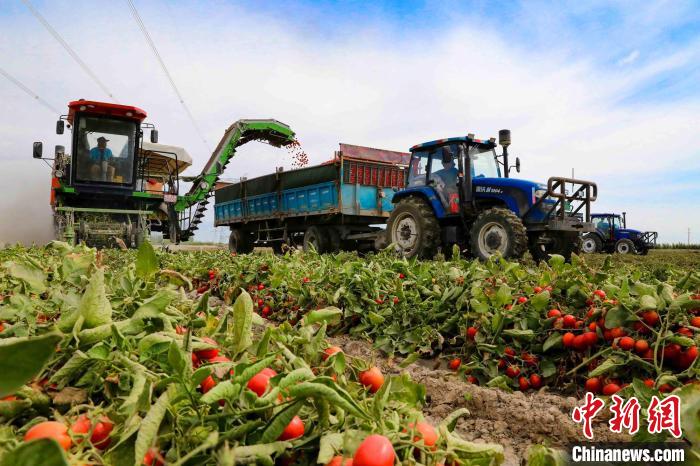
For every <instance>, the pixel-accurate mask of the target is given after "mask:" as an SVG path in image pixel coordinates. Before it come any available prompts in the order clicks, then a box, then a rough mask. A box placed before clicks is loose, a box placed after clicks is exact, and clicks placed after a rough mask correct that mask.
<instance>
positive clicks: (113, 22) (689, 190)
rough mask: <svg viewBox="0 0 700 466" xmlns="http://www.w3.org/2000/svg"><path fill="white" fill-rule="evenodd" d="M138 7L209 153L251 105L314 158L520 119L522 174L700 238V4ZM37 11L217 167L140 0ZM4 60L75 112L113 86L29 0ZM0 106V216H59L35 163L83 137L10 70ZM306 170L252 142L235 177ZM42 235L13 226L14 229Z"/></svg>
mask: <svg viewBox="0 0 700 466" xmlns="http://www.w3.org/2000/svg"><path fill="white" fill-rule="evenodd" d="M134 2H135V4H136V6H137V8H138V9H139V11H140V13H141V16H142V18H143V20H144V22H145V24H146V26H147V27H148V30H149V32H150V33H151V35H152V36H153V39H154V41H155V43H156V44H157V46H158V48H159V51H160V53H161V55H162V56H163V58H164V60H165V61H166V63H167V65H168V68H169V70H170V72H171V74H172V75H173V77H174V79H175V81H176V83H177V85H178V87H179V88H180V90H181V91H182V94H183V96H184V98H185V100H186V102H187V103H188V105H189V107H190V108H191V110H192V113H193V114H194V116H195V118H196V120H197V123H198V125H199V126H200V128H201V129H202V132H203V133H204V135H205V137H206V139H207V141H208V145H209V146H210V147H212V146H215V145H216V142H217V141H218V139H219V137H220V136H221V134H222V132H223V130H224V129H225V128H226V127H227V126H228V125H230V124H231V123H232V122H233V121H235V120H236V119H238V118H251V117H273V118H276V119H279V120H282V121H285V122H286V123H288V124H289V125H290V126H291V127H292V128H294V129H295V130H296V132H297V134H298V135H299V138H300V140H301V141H302V143H303V145H304V148H305V150H306V151H307V153H308V154H309V156H310V159H311V161H312V163H315V162H321V161H324V160H327V159H329V158H330V157H332V154H333V151H334V150H336V149H337V144H338V143H339V142H347V143H356V144H365V145H371V146H376V147H385V148H389V149H399V150H405V149H406V148H408V147H410V146H411V145H413V144H415V143H418V142H421V141H424V140H430V139H435V138H440V137H448V136H455V135H459V134H463V133H465V132H474V133H477V134H479V135H482V136H484V137H489V136H494V135H496V134H497V132H498V130H499V129H501V128H504V127H508V128H510V129H511V130H512V131H513V147H512V150H511V152H512V153H514V154H515V155H518V156H520V157H521V159H522V164H523V172H522V174H521V176H522V177H524V178H530V179H536V180H545V179H546V178H547V177H548V176H553V175H568V174H570V172H571V169H572V168H573V169H575V172H576V175H577V176H579V177H582V178H587V179H591V180H594V181H596V182H598V184H599V187H600V198H599V201H598V202H597V203H596V204H597V205H596V208H597V209H598V210H605V211H609V210H615V211H622V210H626V211H627V212H629V218H630V222H631V223H632V222H633V223H634V225H635V226H638V227H639V228H642V229H653V230H657V231H659V232H660V239H661V240H662V241H681V240H685V238H686V232H687V228H691V232H695V235H694V236H693V239H694V240H695V241H696V242H698V241H700V188H698V186H700V149H698V147H700V145H699V143H700V132H699V131H698V127H699V126H700V118H699V117H698V114H699V113H698V109H699V108H700V105H699V104H700V85H699V84H698V83H700V2H698V1H697V0H696V1H639V2H633V1H624V2H622V1H620V2H604V1H598V0H593V1H587V2H541V1H523V2H504V1H500V2H487V1H478V2H464V1H444V2H421V1H388V2H360V1H352V2H331V1H284V2H274V1H266V2H254V1H241V2H231V1H178V2H161V1H145V0H134ZM32 3H33V5H34V6H35V8H36V9H37V10H38V11H39V12H40V13H41V14H42V15H43V16H44V17H45V18H46V19H47V20H48V21H49V22H50V23H51V24H52V25H53V26H54V27H55V28H56V30H57V31H58V32H59V33H60V34H61V35H62V36H63V37H64V38H65V40H66V41H67V42H68V43H69V44H70V45H71V46H72V47H73V48H74V49H75V50H76V52H77V53H78V54H79V55H80V57H81V58H82V59H83V60H84V61H85V62H86V63H88V65H89V66H90V67H91V68H92V69H93V70H95V71H96V72H97V73H98V74H99V76H100V79H101V80H102V81H103V82H104V83H105V84H106V85H107V86H108V87H109V88H110V90H111V91H113V93H114V95H115V96H116V97H117V99H118V100H119V101H120V102H122V103H128V104H132V105H138V106H140V107H142V108H145V109H146V110H147V111H148V113H149V117H150V118H149V120H150V121H153V122H155V123H156V124H157V125H158V126H159V129H160V134H161V142H164V143H168V144H174V145H181V146H183V147H186V148H187V150H188V151H189V152H190V154H192V156H193V157H194V159H195V164H194V167H193V169H197V168H201V166H202V165H203V164H204V161H205V160H206V159H207V158H208V154H207V151H208V149H207V147H206V144H204V143H203V142H202V141H201V138H200V137H199V136H198V135H197V133H196V131H195V130H194V129H193V127H192V124H191V123H190V121H189V120H188V118H187V117H186V116H185V115H184V114H183V111H182V109H181V107H180V106H179V103H178V101H177V99H176V97H175V95H174V93H173V91H172V89H171V88H170V87H169V85H168V82H167V80H166V78H165V77H164V75H163V73H162V71H161V70H160V68H159V67H158V65H157V63H156V62H155V60H154V58H153V56H152V54H151V52H150V50H149V49H148V48H147V47H146V46H145V44H144V41H143V37H142V36H141V33H140V31H139V30H138V28H137V26H136V24H135V22H134V20H133V18H132V17H131V15H130V13H129V10H128V6H127V4H126V2H119V1H118V2H108V1H86V0H74V1H70V2H69V1H64V0H52V1H38V0H37V1H34V2H32ZM0 66H2V68H3V69H5V70H6V71H7V72H8V73H10V74H12V75H13V76H15V77H16V78H17V79H19V80H21V81H22V82H23V83H24V84H25V85H27V86H28V87H30V88H31V89H32V90H33V91H35V92H36V93H38V94H39V95H41V97H43V98H44V99H46V100H47V101H49V102H50V104H51V105H52V106H54V107H56V108H57V109H60V110H63V109H64V108H65V105H66V103H67V102H68V101H69V100H72V99H75V98H79V97H85V98H92V99H96V100H104V99H105V98H106V96H105V94H104V93H103V92H102V91H101V90H100V88H99V87H98V86H97V85H96V84H95V83H94V82H93V81H91V80H90V79H89V78H88V77H87V76H86V74H85V73H84V72H83V71H82V70H81V69H80V68H79V67H78V66H77V65H76V63H75V62H74V61H72V59H71V58H70V57H69V56H68V55H67V54H66V52H65V51H64V50H63V49H62V48H61V47H60V46H59V45H58V44H57V43H56V42H55V41H54V40H53V38H52V37H51V36H50V35H49V34H48V33H47V32H46V31H45V30H44V29H43V28H42V27H41V25H40V24H39V22H38V21H37V20H36V18H34V17H33V16H32V15H31V13H30V12H29V10H28V9H27V8H26V6H25V5H24V4H23V3H22V2H21V1H18V0H17V1H16V0H12V1H10V0H0ZM0 101H2V102H3V103H4V104H5V106H6V108H11V109H13V111H12V112H3V114H2V115H0V120H1V121H0V125H1V126H0V128H2V129H0V136H2V137H1V138H0V158H1V160H2V161H3V166H4V168H5V169H4V170H2V172H1V173H0V178H2V179H0V182H2V183H3V184H4V185H5V186H7V187H8V189H7V192H8V193H9V194H8V195H6V196H4V198H3V199H2V200H0V210H4V211H6V212H8V213H9V215H8V217H15V216H17V215H23V216H28V217H31V218H32V219H35V220H36V222H40V221H43V219H46V218H48V216H49V214H50V213H49V210H48V207H47V205H46V200H47V199H48V185H49V183H48V180H49V178H48V177H49V173H48V170H44V169H43V167H41V166H38V165H37V164H36V162H34V161H33V160H31V159H30V155H29V153H30V147H31V142H32V141H34V140H42V141H44V143H45V145H46V146H47V147H49V148H50V147H52V146H53V145H54V144H65V143H66V141H64V140H62V139H61V138H60V137H58V136H56V135H55V134H53V127H54V126H53V125H54V121H55V118H56V115H53V114H52V113H51V112H50V111H48V110H46V109H45V108H44V107H42V106H40V105H38V104H37V103H36V102H34V101H33V100H32V99H31V98H29V97H28V96H27V95H26V94H24V93H23V92H22V91H21V90H19V89H17V88H16V87H15V86H13V85H12V84H11V83H10V82H8V81H7V80H5V79H4V78H2V77H1V76H0ZM290 164H291V160H290V159H289V158H288V157H286V156H285V154H281V153H280V151H277V150H274V149H272V148H269V147H266V146H261V145H249V146H246V147H244V148H243V149H242V150H241V151H240V153H239V155H238V156H237V157H236V158H235V159H234V162H233V163H232V164H231V165H230V166H229V169H228V171H227V173H226V175H225V176H226V177H227V178H230V179H236V178H238V177H240V176H248V177H251V176H256V175H261V174H264V173H267V172H270V171H272V170H273V169H274V167H275V166H277V165H286V166H289V165H290ZM193 171H194V170H193ZM27 198H30V199H32V200H33V201H32V202H31V203H30V205H27ZM6 218H7V217H6ZM206 222H207V223H206V224H207V225H211V224H212V219H211V218H210V217H209V218H207V219H206ZM27 224H28V226H27ZM23 225H25V226H24V227H23ZM45 229H46V228H45V226H39V225H38V224H34V223H31V222H20V223H19V224H18V223H15V222H2V224H0V241H15V240H17V239H25V240H26V239H27V238H36V232H37V231H44V230H45ZM200 231H201V235H200V239H211V238H214V237H216V233H215V232H214V229H213V228H203V229H202V230H200ZM221 234H223V233H221Z"/></svg>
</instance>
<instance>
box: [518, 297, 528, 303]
mask: <svg viewBox="0 0 700 466" xmlns="http://www.w3.org/2000/svg"><path fill="white" fill-rule="evenodd" d="M526 302H527V298H526V297H525V296H521V297H519V298H518V304H525V303H526Z"/></svg>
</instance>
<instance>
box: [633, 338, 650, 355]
mask: <svg viewBox="0 0 700 466" xmlns="http://www.w3.org/2000/svg"><path fill="white" fill-rule="evenodd" d="M648 349H649V343H647V341H646V340H637V341H635V342H634V351H635V352H636V353H637V354H644V353H646V352H647V350H648Z"/></svg>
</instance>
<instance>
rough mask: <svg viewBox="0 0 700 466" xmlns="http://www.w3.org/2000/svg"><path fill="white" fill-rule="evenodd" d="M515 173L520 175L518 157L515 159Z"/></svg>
mask: <svg viewBox="0 0 700 466" xmlns="http://www.w3.org/2000/svg"><path fill="white" fill-rule="evenodd" d="M515 171H516V172H518V173H520V157H516V158H515Z"/></svg>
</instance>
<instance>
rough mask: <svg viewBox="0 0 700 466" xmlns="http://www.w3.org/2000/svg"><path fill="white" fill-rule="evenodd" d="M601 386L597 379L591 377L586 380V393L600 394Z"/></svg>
mask: <svg viewBox="0 0 700 466" xmlns="http://www.w3.org/2000/svg"><path fill="white" fill-rule="evenodd" d="M602 386H603V384H602V383H601V381H600V379H599V378H598V377H591V378H590V379H588V380H586V391H587V392H591V393H600V389H601V387H602Z"/></svg>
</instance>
